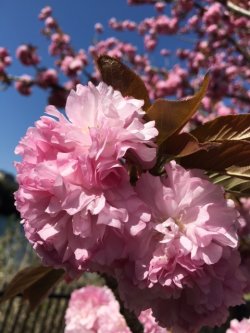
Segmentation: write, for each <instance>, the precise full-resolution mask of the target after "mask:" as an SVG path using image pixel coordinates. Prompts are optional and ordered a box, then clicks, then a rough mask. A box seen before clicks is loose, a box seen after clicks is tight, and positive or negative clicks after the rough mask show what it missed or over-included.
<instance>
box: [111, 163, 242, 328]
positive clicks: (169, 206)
mask: <svg viewBox="0 0 250 333" xmlns="http://www.w3.org/2000/svg"><path fill="white" fill-rule="evenodd" d="M136 191H137V193H138V195H139V197H140V198H141V199H142V200H143V201H144V202H145V203H146V204H147V205H148V206H149V207H150V208H151V214H152V219H151V223H152V224H150V223H148V224H147V228H152V229H151V231H150V232H148V233H143V234H142V235H141V237H142V239H141V241H140V246H139V245H138V248H137V250H136V251H135V252H136V253H137V256H138V257H137V258H135V259H134V261H133V262H131V263H130V264H128V266H127V269H126V270H125V274H124V272H121V271H118V272H117V277H118V281H119V286H120V292H121V295H122V297H123V298H124V300H125V301H126V302H127V304H128V306H130V307H132V308H134V310H135V311H137V312H138V311H141V310H142V309H146V308H148V307H151V308H152V311H153V315H154V316H155V318H156V320H157V321H158V322H159V323H160V325H162V326H163V327H168V328H171V329H174V332H175V330H176V332H178V330H180V329H184V331H185V332H192V331H193V330H198V329H199V328H200V327H202V326H203V325H208V326H215V325H220V324H221V323H223V321H225V320H226V318H227V315H228V307H229V306H234V305H237V304H240V303H241V302H242V294H243V288H244V283H245V281H244V276H243V275H242V272H241V270H240V268H239V265H240V256H239V253H238V252H237V249H236V247H237V244H238V242H237V234H236V225H237V221H236V220H237V214H236V211H235V210H234V209H233V208H231V207H229V206H228V205H227V202H226V200H225V198H224V193H223V191H222V189H221V188H220V187H218V186H216V185H213V184H212V183H210V182H209V180H207V179H206V178H205V177H204V175H203V174H202V173H201V172H200V171H196V170H193V171H186V170H185V169H183V168H182V167H181V166H179V165H177V164H176V163H175V162H171V163H170V164H168V165H166V176H163V177H162V178H160V177H153V176H151V175H150V174H149V173H146V174H144V175H142V177H141V178H140V179H139V181H138V182H137V184H136ZM138 243H139V242H138ZM166 311H167V315H166Z"/></svg>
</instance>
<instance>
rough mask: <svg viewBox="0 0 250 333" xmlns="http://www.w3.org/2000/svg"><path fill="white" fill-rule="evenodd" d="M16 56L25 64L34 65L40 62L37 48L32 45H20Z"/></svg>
mask: <svg viewBox="0 0 250 333" xmlns="http://www.w3.org/2000/svg"><path fill="white" fill-rule="evenodd" d="M16 57H17V59H19V60H20V62H21V63H22V64H23V65H25V66H32V65H33V66H34V65H37V64H38V63H39V62H40V58H39V56H38V55H37V53H36V48H35V47H33V46H31V45H20V46H19V47H18V48H17V50H16Z"/></svg>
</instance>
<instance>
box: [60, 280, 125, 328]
mask: <svg viewBox="0 0 250 333" xmlns="http://www.w3.org/2000/svg"><path fill="white" fill-rule="evenodd" d="M119 310H120V307H119V303H118V302H117V301H116V299H115V297H114V295H113V293H112V291H111V290H110V289H108V288H107V287H95V286H88V287H84V288H81V289H78V290H75V291H74V292H73V293H72V294H71V298H70V301H69V305H68V309H67V311H66V315H65V320H66V327H65V331H64V332H65V333H131V331H130V329H129V328H128V327H127V324H126V321H125V319H124V318H123V316H122V315H121V313H120V312H119Z"/></svg>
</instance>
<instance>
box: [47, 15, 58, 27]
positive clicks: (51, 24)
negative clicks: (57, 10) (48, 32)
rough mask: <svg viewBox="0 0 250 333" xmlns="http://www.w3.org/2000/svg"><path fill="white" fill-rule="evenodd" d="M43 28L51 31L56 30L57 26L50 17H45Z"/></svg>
mask: <svg viewBox="0 0 250 333" xmlns="http://www.w3.org/2000/svg"><path fill="white" fill-rule="evenodd" d="M45 26H46V27H47V28H51V29H53V28H56V26H57V23H56V20H55V19H54V18H53V17H51V16H49V17H47V18H46V20H45Z"/></svg>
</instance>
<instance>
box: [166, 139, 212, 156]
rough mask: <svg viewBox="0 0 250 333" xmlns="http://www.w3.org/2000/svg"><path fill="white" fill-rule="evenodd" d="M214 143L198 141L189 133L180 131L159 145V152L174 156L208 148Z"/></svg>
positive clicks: (186, 154)
mask: <svg viewBox="0 0 250 333" xmlns="http://www.w3.org/2000/svg"><path fill="white" fill-rule="evenodd" d="M213 146H214V145H213V144H212V143H200V142H198V140H197V139H196V138H195V137H194V136H193V135H192V134H190V133H181V134H178V135H173V136H171V137H170V138H169V139H168V140H166V141H165V142H163V143H162V144H161V145H160V153H162V154H165V155H167V156H173V157H174V158H180V157H184V156H188V155H191V154H193V153H195V152H197V151H200V150H209V149H211V148H212V147H213Z"/></svg>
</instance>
